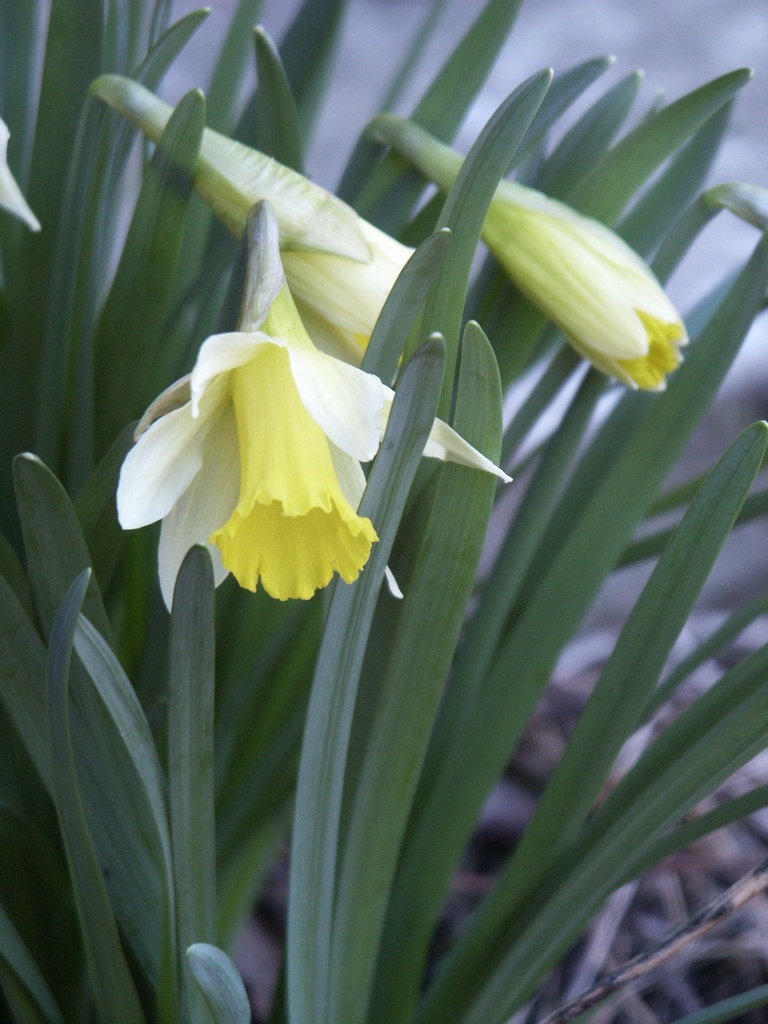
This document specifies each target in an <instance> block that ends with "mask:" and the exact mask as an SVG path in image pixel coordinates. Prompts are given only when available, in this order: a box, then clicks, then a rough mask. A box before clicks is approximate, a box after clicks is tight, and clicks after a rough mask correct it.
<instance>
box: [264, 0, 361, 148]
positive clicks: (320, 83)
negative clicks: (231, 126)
mask: <svg viewBox="0 0 768 1024" xmlns="http://www.w3.org/2000/svg"><path fill="white" fill-rule="evenodd" d="M346 6H347V0H304V3H303V4H302V5H301V7H300V8H299V11H298V13H297V14H296V16H295V18H294V19H293V21H292V22H291V24H290V25H289V26H288V30H287V32H286V33H285V36H284V37H283V40H282V42H281V43H280V58H281V60H282V62H283V67H284V68H285V74H286V77H287V79H288V82H289V83H290V88H291V93H292V94H293V96H295V97H296V105H297V107H298V111H299V118H300V120H301V126H302V131H303V134H304V136H305V137H308V136H309V135H310V134H311V132H312V127H313V125H314V123H315V120H316V118H317V114H318V112H319V109H320V103H321V100H322V98H323V96H324V94H325V83H326V79H327V78H328V75H329V73H330V69H331V66H332V58H333V54H334V51H335V49H336V44H337V40H338V36H339V32H340V30H341V24H342V19H343V16H344V11H345V10H346Z"/></svg>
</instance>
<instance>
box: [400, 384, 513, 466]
mask: <svg viewBox="0 0 768 1024" xmlns="http://www.w3.org/2000/svg"><path fill="white" fill-rule="evenodd" d="M384 391H385V401H384V409H383V410H382V415H381V434H382V436H383V435H384V431H385V429H386V426H387V420H388V419H389V414H390V412H391V411H392V402H393V400H394V397H395V393H394V391H392V389H391V388H387V387H385V388H384ZM424 455H425V456H427V458H432V459H442V460H443V462H456V463H458V465H460V466H469V467H470V468H471V469H482V470H485V472H486V473H493V475H494V476H497V477H499V478H500V479H501V480H503V481H504V483H507V484H508V483H510V481H511V480H512V477H511V476H507V474H506V473H505V472H504V471H503V470H501V469H499V467H498V466H497V465H496V464H495V463H493V462H491V460H490V459H487V458H486V457H485V455H482V454H481V453H480V452H479V451H478V450H477V449H476V448H473V447H472V445H471V444H470V443H469V441H465V440H464V438H463V437H462V436H461V435H460V434H457V433H456V431H455V430H454V429H453V427H449V426H448V424H447V423H444V422H443V421H442V420H438V419H436V420H435V421H434V423H433V424H432V429H431V430H430V432H429V438H428V439H427V443H426V445H425V447H424Z"/></svg>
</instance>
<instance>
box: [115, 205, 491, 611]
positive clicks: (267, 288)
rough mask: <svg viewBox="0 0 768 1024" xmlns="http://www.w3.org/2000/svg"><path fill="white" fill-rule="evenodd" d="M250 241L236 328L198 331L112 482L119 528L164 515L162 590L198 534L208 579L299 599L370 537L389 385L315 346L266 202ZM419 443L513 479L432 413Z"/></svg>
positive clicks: (360, 555) (346, 566) (359, 561)
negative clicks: (367, 467)
mask: <svg viewBox="0 0 768 1024" xmlns="http://www.w3.org/2000/svg"><path fill="white" fill-rule="evenodd" d="M249 240H250V241H251V242H252V247H251V260H250V263H249V274H248V283H247V285H246V300H245V302H244V313H243V315H242V317H241V323H240V328H241V329H240V330H238V331H233V332H230V333H227V334H217V335H214V336H212V337H210V338H208V339H207V340H206V341H205V342H204V343H203V345H202V347H201V348H200V351H199V353H198V356H197V360H196V362H195V366H194V368H193V370H192V373H191V375H190V377H189V378H185V379H183V380H181V381H179V382H178V383H177V384H175V385H173V386H172V387H171V388H170V389H169V390H168V391H167V392H165V393H164V394H163V395H161V396H160V398H159V399H157V401H156V402H155V403H154V404H153V406H151V407H150V409H149V410H148V411H147V414H146V415H145V416H144V418H143V420H142V422H141V423H140V424H139V429H138V431H137V443H136V445H135V446H134V447H133V448H132V449H131V451H130V452H129V453H128V455H127V457H126V459H125V462H124V463H123V467H122V471H121V474H120V481H119V484H118V491H117V508H118V518H119V520H120V523H121V525H122V526H123V527H124V528H125V529H135V528H137V527H141V526H145V525H148V524H149V523H152V522H156V521H157V520H162V527H161V532H160V549H159V557H158V561H159V575H160V584H161V590H162V593H163V597H164V600H165V602H166V604H167V606H168V607H169V608H170V606H171V601H172V596H173V587H174V583H175V580H176V576H177V574H178V570H179V567H180V565H181V561H182V559H183V557H184V555H185V553H186V552H187V550H188V549H189V548H190V547H191V546H192V545H193V544H196V543H201V544H207V545H208V548H209V550H210V552H211V555H212V557H213V561H214V575H215V580H216V583H217V584H218V583H220V582H221V581H222V580H223V579H224V578H225V577H226V575H227V574H228V573H230V572H231V573H232V574H233V575H234V576H235V578H236V579H237V581H238V583H239V584H240V585H241V586H242V587H245V588H247V589H249V590H255V589H256V587H257V585H258V584H259V583H261V585H262V586H263V587H264V589H265V590H266V591H267V593H269V594H270V595H271V596H273V597H275V598H278V599H280V600H285V599H287V598H302V599H306V598H309V597H311V596H312V594H313V593H314V592H315V591H316V590H317V589H319V588H321V587H325V586H327V584H328V583H330V581H331V579H332V578H333V575H334V573H338V575H339V576H340V577H341V578H342V579H343V580H345V581H346V582H348V583H350V582H352V581H353V580H354V579H356V578H357V576H358V574H359V572H360V570H361V569H362V568H363V566H364V565H365V563H366V562H367V560H368V557H369V555H370V551H371V547H372V545H373V544H374V543H375V541H376V540H377V539H378V538H377V535H376V531H375V529H374V527H373V525H372V523H371V521H370V520H369V519H367V518H365V517H363V516H360V515H358V512H357V508H358V504H359V502H360V498H361V497H362V493H363V490H364V487H365V476H364V474H363V470H362V465H361V464H362V463H364V462H368V461H370V460H371V459H372V458H373V457H374V456H375V454H376V452H377V451H378V448H379V444H380V442H381V438H382V437H383V434H384V430H385V428H386V424H387V421H388V418H389V411H390V408H391V405H392V400H393V398H394V393H393V392H392V390H391V389H390V388H388V387H387V386H386V385H385V384H383V383H382V382H381V381H380V380H379V379H378V377H375V376H373V375H372V374H370V373H365V372H364V371H362V370H360V369H358V368H357V367H355V366H351V365H350V364H349V363H346V362H344V361H342V360H339V359H336V358H335V357H333V356H330V355H328V354H327V353H324V352H321V351H319V350H318V349H317V347H316V346H315V345H314V343H313V342H312V340H311V339H310V336H309V334H308V333H307V331H306V329H305V327H304V325H303V323H302V320H301V317H300V316H299V313H298V310H297V308H296V305H295V304H294V301H293V299H292V297H291V292H290V290H289V288H288V285H287V283H286V279H285V276H284V272H283V269H282V264H281V262H280V254H279V248H278V230H277V224H276V221H275V218H274V215H273V214H272V212H271V210H270V208H269V207H268V205H267V204H266V203H262V204H260V205H259V207H257V209H256V211H255V213H254V216H253V218H252V221H251V230H250V235H249ZM424 454H425V455H432V456H436V457H439V458H444V459H447V460H450V461H453V462H458V463H461V464H463V465H467V466H471V467H475V468H478V469H482V470H485V471H488V472H492V473H495V474H496V475H498V476H500V477H501V478H502V479H505V480H508V479H509V478H508V477H507V476H506V475H505V474H504V473H502V472H501V470H499V469H498V468H497V467H496V466H494V464H493V463H492V462H491V461H490V460H489V459H487V458H486V457H485V456H483V455H481V454H480V452H478V451H476V449H474V448H473V447H472V446H471V445H470V444H468V443H467V442H466V441H465V440H464V439H463V438H461V437H460V436H459V435H458V434H456V432H455V431H453V430H452V429H451V428H450V427H449V426H447V424H445V423H443V422H441V421H440V420H436V421H435V423H434V426H433V429H432V433H431V436H430V439H429V441H428V443H427V446H426V448H425V451H424Z"/></svg>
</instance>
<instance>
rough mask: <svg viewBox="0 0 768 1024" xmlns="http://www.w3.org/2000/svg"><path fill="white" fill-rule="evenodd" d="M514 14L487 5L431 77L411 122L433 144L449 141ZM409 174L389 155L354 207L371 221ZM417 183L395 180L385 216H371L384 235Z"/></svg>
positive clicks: (503, 5) (512, 0)
mask: <svg viewBox="0 0 768 1024" xmlns="http://www.w3.org/2000/svg"><path fill="white" fill-rule="evenodd" d="M519 9H520V0H488V3H486V5H485V7H484V8H483V10H482V11H481V12H480V14H479V15H478V17H477V19H476V21H475V22H474V24H473V25H472V27H471V28H470V29H469V31H468V32H466V33H465V34H464V36H463V37H462V39H461V40H460V41H459V43H458V44H457V46H456V48H455V49H454V51H453V53H452V54H451V55H450V57H448V59H447V60H446V61H445V63H444V64H443V66H442V68H441V70H440V72H439V73H438V74H437V75H436V76H435V77H434V78H433V80H432V83H431V85H430V86H429V88H428V89H427V91H426V93H425V94H424V96H423V98H422V99H421V101H420V102H419V103H418V105H417V106H416V109H415V110H414V112H413V115H412V119H413V120H414V121H415V122H416V123H417V124H419V125H421V127H422V128H426V130H427V131H429V132H432V134H433V135H436V136H437V137H438V138H439V139H442V140H443V141H445V142H450V141H451V139H453V136H454V135H455V134H456V132H457V131H458V129H459V126H460V125H461V122H462V121H463V120H464V117H465V115H466V113H467V111H468V110H469V107H470V105H471V104H472V103H473V102H474V101H475V99H476V97H477V94H478V92H479V91H480V89H481V87H482V85H483V82H484V81H485V80H486V78H487V76H488V74H489V72H490V70H491V67H492V65H493V62H494V61H495V59H496V57H497V56H498V53H499V50H500V49H501V47H502V46H503V45H504V42H505V40H506V38H507V36H508V35H509V33H510V32H511V30H512V26H513V25H514V23H515V19H516V18H517V13H518V11H519ZM407 171H409V167H408V164H407V162H406V161H405V160H403V159H402V157H398V156H397V155H396V154H394V153H389V154H387V156H386V157H385V158H384V160H382V161H381V163H380V164H379V166H378V167H377V168H376V169H375V170H374V171H373V173H372V174H371V176H370V178H369V179H368V183H367V185H366V187H365V189H364V190H363V192H362V193H361V195H360V196H359V197H358V199H357V201H356V203H355V205H356V207H357V209H358V211H359V212H360V213H361V214H362V215H363V216H364V217H368V218H369V219H371V218H372V217H373V215H374V213H375V212H376V211H377V208H378V207H379V206H380V205H381V203H382V200H383V199H384V197H385V196H387V195H388V193H389V192H390V191H391V190H392V189H393V188H394V187H395V184H396V183H397V182H398V179H400V178H401V176H402V175H403V174H404V173H405V172H407ZM422 187H423V185H422V179H421V178H420V177H418V176H415V175H414V174H413V172H410V173H409V175H408V177H407V178H406V179H405V181H400V183H399V185H398V186H397V188H398V193H399V196H398V198H397V199H396V200H395V201H390V202H389V203H388V205H387V208H386V210H385V211H379V213H380V214H381V213H382V212H385V214H386V215H385V216H384V217H383V218H382V217H381V216H377V217H376V222H377V223H378V224H379V226H380V227H382V228H384V230H392V229H396V227H397V226H399V225H400V223H401V222H402V220H403V219H404V218H405V217H406V215H407V213H408V211H409V210H410V208H411V207H412V205H413V203H414V202H415V199H416V197H418V194H419V192H420V191H421V189H422Z"/></svg>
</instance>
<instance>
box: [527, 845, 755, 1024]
mask: <svg viewBox="0 0 768 1024" xmlns="http://www.w3.org/2000/svg"><path fill="white" fill-rule="evenodd" d="M767 886H768V859H766V860H764V861H763V862H762V864H759V865H758V866H757V867H756V868H754V869H753V870H752V871H749V872H748V873H747V874H746V875H744V876H743V877H742V878H740V879H739V880H738V882H736V883H735V884H734V885H732V886H731V887H730V889H726V891H725V892H724V893H723V894H722V896H718V897H717V899H714V900H712V902H711V903H708V904H707V905H706V906H705V907H704V908H703V909H702V910H700V911H699V913H698V914H695V915H694V916H693V917H692V918H690V919H689V920H688V921H686V922H685V924H683V925H681V926H680V927H679V928H675V929H674V930H673V931H671V932H670V933H669V934H668V935H667V936H666V937H665V938H664V939H662V940H661V942H659V943H658V944H657V945H656V946H653V947H652V948H651V949H648V950H646V951H645V952H644V953H639V954H638V955H637V956H635V957H633V958H632V959H631V960H628V961H627V962H626V963H625V964H622V966H621V967H619V968H617V969H616V970H615V971H612V972H611V973H610V974H607V975H606V976H605V977H604V978H602V979H601V980H600V981H598V982H596V983H595V984H594V985H593V986H592V987H591V988H588V989H587V990H586V991H585V992H582V993H581V995H580V996H576V997H574V998H573V999H569V1000H568V1001H567V1002H565V1003H562V1004H561V1005H560V1006H559V1007H558V1008H557V1009H556V1010H555V1011H554V1012H553V1013H551V1014H550V1015H549V1016H548V1017H545V1018H544V1020H542V1021H540V1022H539V1024H568V1022H569V1021H573V1020H576V1018H577V1017H579V1016H581V1014H582V1013H585V1012H586V1011H587V1010H589V1009H590V1008H591V1007H593V1006H596V1005H597V1004H598V1003H601V1002H603V1000H604V999H607V998H608V997H609V996H611V995H613V993H614V992H618V991H619V990H620V989H622V988H624V987H625V986H626V985H628V984H629V983H630V982H632V981H635V980H636V979H637V978H640V977H642V976H643V975H644V974H647V973H648V972H649V971H652V970H653V969H654V967H658V966H659V964H661V963H663V962H664V961H665V960H667V959H669V957H671V956H674V954H675V953H677V952H679V950H681V949H683V948H684V947H685V946H687V945H688V944H689V943H691V942H693V941H694V940H695V939H698V938H699V937H700V936H701V935H704V934H705V933H706V932H708V931H709V930H710V928H714V926H715V925H717V924H720V922H721V921H724V920H725V918H727V917H729V916H730V915H731V914H732V913H733V912H734V911H735V910H738V909H739V907H742V906H743V905H744V904H745V903H746V902H747V900H750V899H751V898H752V897H753V896H756V895H757V894H758V893H760V892H762V891H763V889H765V888H766V887H767Z"/></svg>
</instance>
